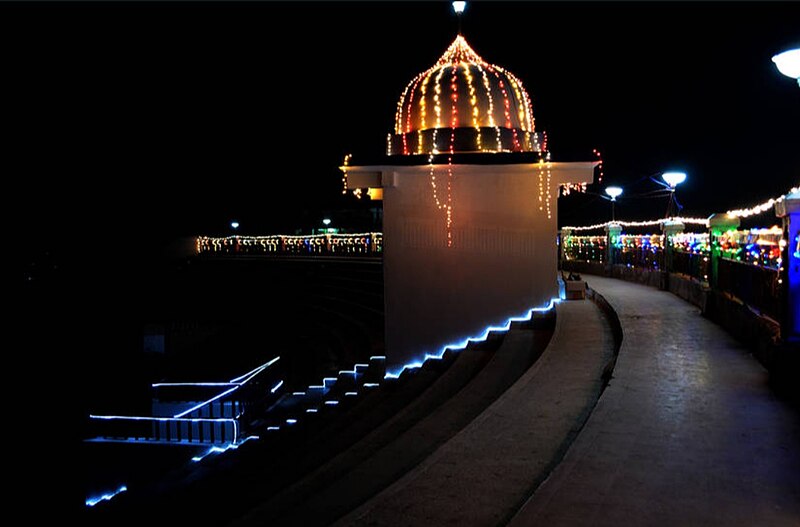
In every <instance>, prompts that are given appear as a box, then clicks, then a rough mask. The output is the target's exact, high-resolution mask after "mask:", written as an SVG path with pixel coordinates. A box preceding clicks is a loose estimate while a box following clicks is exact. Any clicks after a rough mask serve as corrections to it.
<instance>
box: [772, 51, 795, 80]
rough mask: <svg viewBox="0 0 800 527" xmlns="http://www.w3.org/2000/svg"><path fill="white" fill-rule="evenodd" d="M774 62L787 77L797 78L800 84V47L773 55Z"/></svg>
mask: <svg viewBox="0 0 800 527" xmlns="http://www.w3.org/2000/svg"><path fill="white" fill-rule="evenodd" d="M772 62H774V63H775V65H776V66H777V67H778V71H780V72H781V73H783V74H784V75H786V76H787V77H791V78H793V79H797V84H800V48H797V49H789V50H786V51H784V52H783V53H778V54H777V55H775V56H774V57H772Z"/></svg>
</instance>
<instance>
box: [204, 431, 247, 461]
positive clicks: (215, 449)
mask: <svg viewBox="0 0 800 527" xmlns="http://www.w3.org/2000/svg"><path fill="white" fill-rule="evenodd" d="M251 439H261V438H260V437H259V436H248V437H246V438H244V441H242V442H241V443H228V444H227V445H225V446H212V447H211V448H209V449H208V450H206V451H205V452H204V453H203V454H200V455H199V456H194V457H193V458H192V461H194V462H195V463H197V462H198V461H202V460H203V459H204V458H206V457H208V456H210V455H211V454H221V453H223V452H227V451H228V450H236V449H237V448H239V447H240V446H242V445H243V444H245V443H247V442H248V441H250V440H251Z"/></svg>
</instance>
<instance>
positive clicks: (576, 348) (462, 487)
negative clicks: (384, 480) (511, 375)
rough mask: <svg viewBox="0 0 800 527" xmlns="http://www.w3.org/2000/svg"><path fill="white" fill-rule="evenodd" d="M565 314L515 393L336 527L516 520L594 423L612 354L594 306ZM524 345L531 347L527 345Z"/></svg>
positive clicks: (574, 305)
mask: <svg viewBox="0 0 800 527" xmlns="http://www.w3.org/2000/svg"><path fill="white" fill-rule="evenodd" d="M557 309H558V311H557V314H558V315H557V322H556V328H555V332H554V335H553V337H552V339H551V341H550V344H549V345H548V347H547V349H546V350H545V351H544V353H543V355H542V356H541V357H540V358H539V360H538V361H537V362H536V363H535V364H534V365H533V366H532V367H531V368H530V369H529V370H528V371H527V372H525V374H524V375H523V376H522V377H521V378H520V379H519V380H518V381H517V382H516V384H514V385H513V386H512V387H511V388H510V389H508V390H507V391H506V392H505V393H504V394H503V395H502V396H501V397H500V398H499V399H497V400H496V401H495V402H494V403H493V404H492V405H491V406H489V407H488V408H487V409H486V410H485V411H484V412H483V413H481V414H480V415H479V416H478V417H477V418H476V419H475V420H474V421H473V422H472V423H470V424H469V425H468V426H467V427H466V428H464V429H463V430H461V431H460V432H459V433H458V434H456V435H455V436H454V437H453V438H452V439H450V440H449V441H448V442H447V443H445V444H443V445H442V446H441V447H440V448H438V449H437V450H436V451H435V452H434V453H433V454H432V455H430V456H429V457H428V458H427V459H425V460H424V461H423V462H422V463H420V464H419V465H418V466H417V467H416V468H414V469H413V470H411V471H410V472H409V473H407V474H406V475H405V476H403V477H401V478H400V479H398V480H397V481H396V482H395V483H394V484H392V485H391V486H390V487H388V488H387V489H385V490H384V491H382V492H381V493H380V494H378V495H377V496H375V497H374V498H372V499H371V500H370V501H368V502H367V503H365V504H364V505H363V506H361V507H359V508H358V509H356V510H355V511H353V512H351V513H350V514H348V515H347V516H345V517H344V518H342V519H341V520H340V521H339V522H337V525H370V526H374V525H398V526H399V525H403V526H407V525H446V524H450V525H470V526H473V525H487V526H488V525H497V524H498V523H504V522H506V521H508V520H509V519H510V518H511V516H512V515H513V514H514V513H515V512H516V511H517V510H518V509H519V507H520V506H521V505H522V504H523V503H524V501H525V499H526V498H527V496H529V495H530V493H531V492H532V491H533V489H534V488H535V487H536V486H537V485H538V483H539V482H540V481H541V480H543V479H544V477H545V476H546V475H547V474H548V473H549V472H550V470H551V469H552V467H553V466H554V465H555V464H556V463H557V462H558V460H559V459H560V458H561V456H562V455H563V453H564V452H565V451H566V448H567V446H568V444H569V443H570V442H571V440H572V439H573V438H574V436H575V434H577V432H578V430H579V429H580V427H581V426H582V424H583V423H584V422H585V420H586V418H587V417H588V415H589V412H590V411H591V408H592V407H593V406H594V403H595V401H596V399H597V396H598V395H599V393H600V388H601V374H602V371H603V368H604V367H605V366H606V364H607V363H608V361H609V360H610V359H611V357H612V355H613V340H612V335H611V330H610V327H609V326H608V323H607V321H606V320H605V318H604V316H603V315H602V313H601V312H600V310H599V309H598V308H597V307H596V306H595V305H594V304H593V303H592V302H590V301H588V300H584V301H574V302H566V303H562V304H560V305H559V306H558V308H557ZM509 344H513V341H509ZM520 345H526V344H524V339H520ZM417 440H419V441H423V440H424V438H423V437H419V438H417ZM396 455H398V454H396Z"/></svg>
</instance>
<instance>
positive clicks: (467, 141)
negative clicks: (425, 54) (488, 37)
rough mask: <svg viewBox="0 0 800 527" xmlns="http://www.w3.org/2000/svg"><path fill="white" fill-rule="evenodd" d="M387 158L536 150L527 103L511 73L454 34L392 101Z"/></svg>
mask: <svg viewBox="0 0 800 527" xmlns="http://www.w3.org/2000/svg"><path fill="white" fill-rule="evenodd" d="M388 151H389V155H413V154H437V153H442V154H444V153H471V152H539V151H541V149H540V146H539V139H538V136H537V134H536V133H535V132H534V122H533V111H532V110H531V100H530V97H529V96H528V93H527V92H526V91H525V88H524V87H523V86H522V82H520V80H519V79H517V78H516V77H515V76H514V75H513V74H512V73H511V72H509V71H507V70H504V69H503V68H501V67H499V66H495V65H492V64H489V63H487V62H486V61H484V60H483V59H482V58H481V57H480V56H478V54H477V53H475V51H473V50H472V48H471V47H470V46H469V44H467V41H466V40H465V39H464V37H462V36H461V35H459V36H458V37H456V39H455V40H454V41H453V43H452V44H451V45H450V47H449V48H447V51H445V53H444V55H442V57H441V58H440V59H439V60H438V61H437V62H436V64H434V66H433V67H432V68H430V69H429V70H427V71H424V72H422V73H420V74H419V75H417V76H416V77H415V78H414V79H412V81H411V82H410V83H408V86H406V89H405V90H403V95H402V96H401V97H400V101H399V102H398V103H397V112H396V115H395V130H394V134H392V135H390V136H389V145H388Z"/></svg>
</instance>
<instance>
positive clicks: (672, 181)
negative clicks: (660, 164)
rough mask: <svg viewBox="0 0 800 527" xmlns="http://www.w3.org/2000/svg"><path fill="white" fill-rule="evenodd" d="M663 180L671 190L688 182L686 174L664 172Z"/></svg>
mask: <svg viewBox="0 0 800 527" xmlns="http://www.w3.org/2000/svg"><path fill="white" fill-rule="evenodd" d="M661 179H663V180H664V181H666V182H667V185H669V186H670V188H675V187H677V186H678V185H680V184H681V183H683V182H684V181H686V174H685V173H684V172H664V173H663V174H661Z"/></svg>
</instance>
